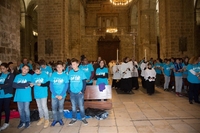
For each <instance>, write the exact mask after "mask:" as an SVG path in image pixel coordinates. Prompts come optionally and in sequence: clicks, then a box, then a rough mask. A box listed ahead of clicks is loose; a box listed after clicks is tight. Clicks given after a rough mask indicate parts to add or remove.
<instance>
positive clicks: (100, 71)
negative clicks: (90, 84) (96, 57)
mask: <svg viewBox="0 0 200 133" xmlns="http://www.w3.org/2000/svg"><path fill="white" fill-rule="evenodd" d="M106 73H107V74H108V68H106V67H104V68H97V70H96V75H105V74H106ZM101 83H104V84H105V85H108V79H107V78H97V82H96V85H99V84H101Z"/></svg>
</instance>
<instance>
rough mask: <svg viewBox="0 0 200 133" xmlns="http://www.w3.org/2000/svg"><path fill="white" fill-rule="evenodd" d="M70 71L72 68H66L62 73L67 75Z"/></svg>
mask: <svg viewBox="0 0 200 133" xmlns="http://www.w3.org/2000/svg"><path fill="white" fill-rule="evenodd" d="M71 70H72V67H71V66H67V67H66V69H65V71H64V72H65V73H66V74H67V75H68V74H69V71H71Z"/></svg>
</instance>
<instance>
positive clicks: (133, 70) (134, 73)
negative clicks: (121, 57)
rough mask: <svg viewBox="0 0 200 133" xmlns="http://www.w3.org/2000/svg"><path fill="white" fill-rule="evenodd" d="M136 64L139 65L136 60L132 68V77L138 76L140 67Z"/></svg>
mask: <svg viewBox="0 0 200 133" xmlns="http://www.w3.org/2000/svg"><path fill="white" fill-rule="evenodd" d="M136 65H137V66H138V63H137V62H136V61H134V65H133V69H132V77H138V68H136V67H135V66H136Z"/></svg>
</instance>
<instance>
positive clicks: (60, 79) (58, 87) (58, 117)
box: [50, 61, 69, 126]
mask: <svg viewBox="0 0 200 133" xmlns="http://www.w3.org/2000/svg"><path fill="white" fill-rule="evenodd" d="M56 69H57V71H56V72H54V73H53V74H52V76H51V77H50V91H51V93H52V96H51V104H52V112H53V122H52V123H51V126H55V125H56V123H59V124H60V125H61V126H63V125H64V123H63V121H62V117H63V108H64V107H63V106H64V101H65V97H66V92H67V89H68V84H69V80H68V76H67V74H66V73H64V72H63V70H64V67H63V63H62V62H61V61H58V62H57V64H56Z"/></svg>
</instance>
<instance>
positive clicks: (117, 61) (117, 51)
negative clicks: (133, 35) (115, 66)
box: [117, 49, 119, 62]
mask: <svg viewBox="0 0 200 133" xmlns="http://www.w3.org/2000/svg"><path fill="white" fill-rule="evenodd" d="M118 52H119V50H118V49H117V62H118Z"/></svg>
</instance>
